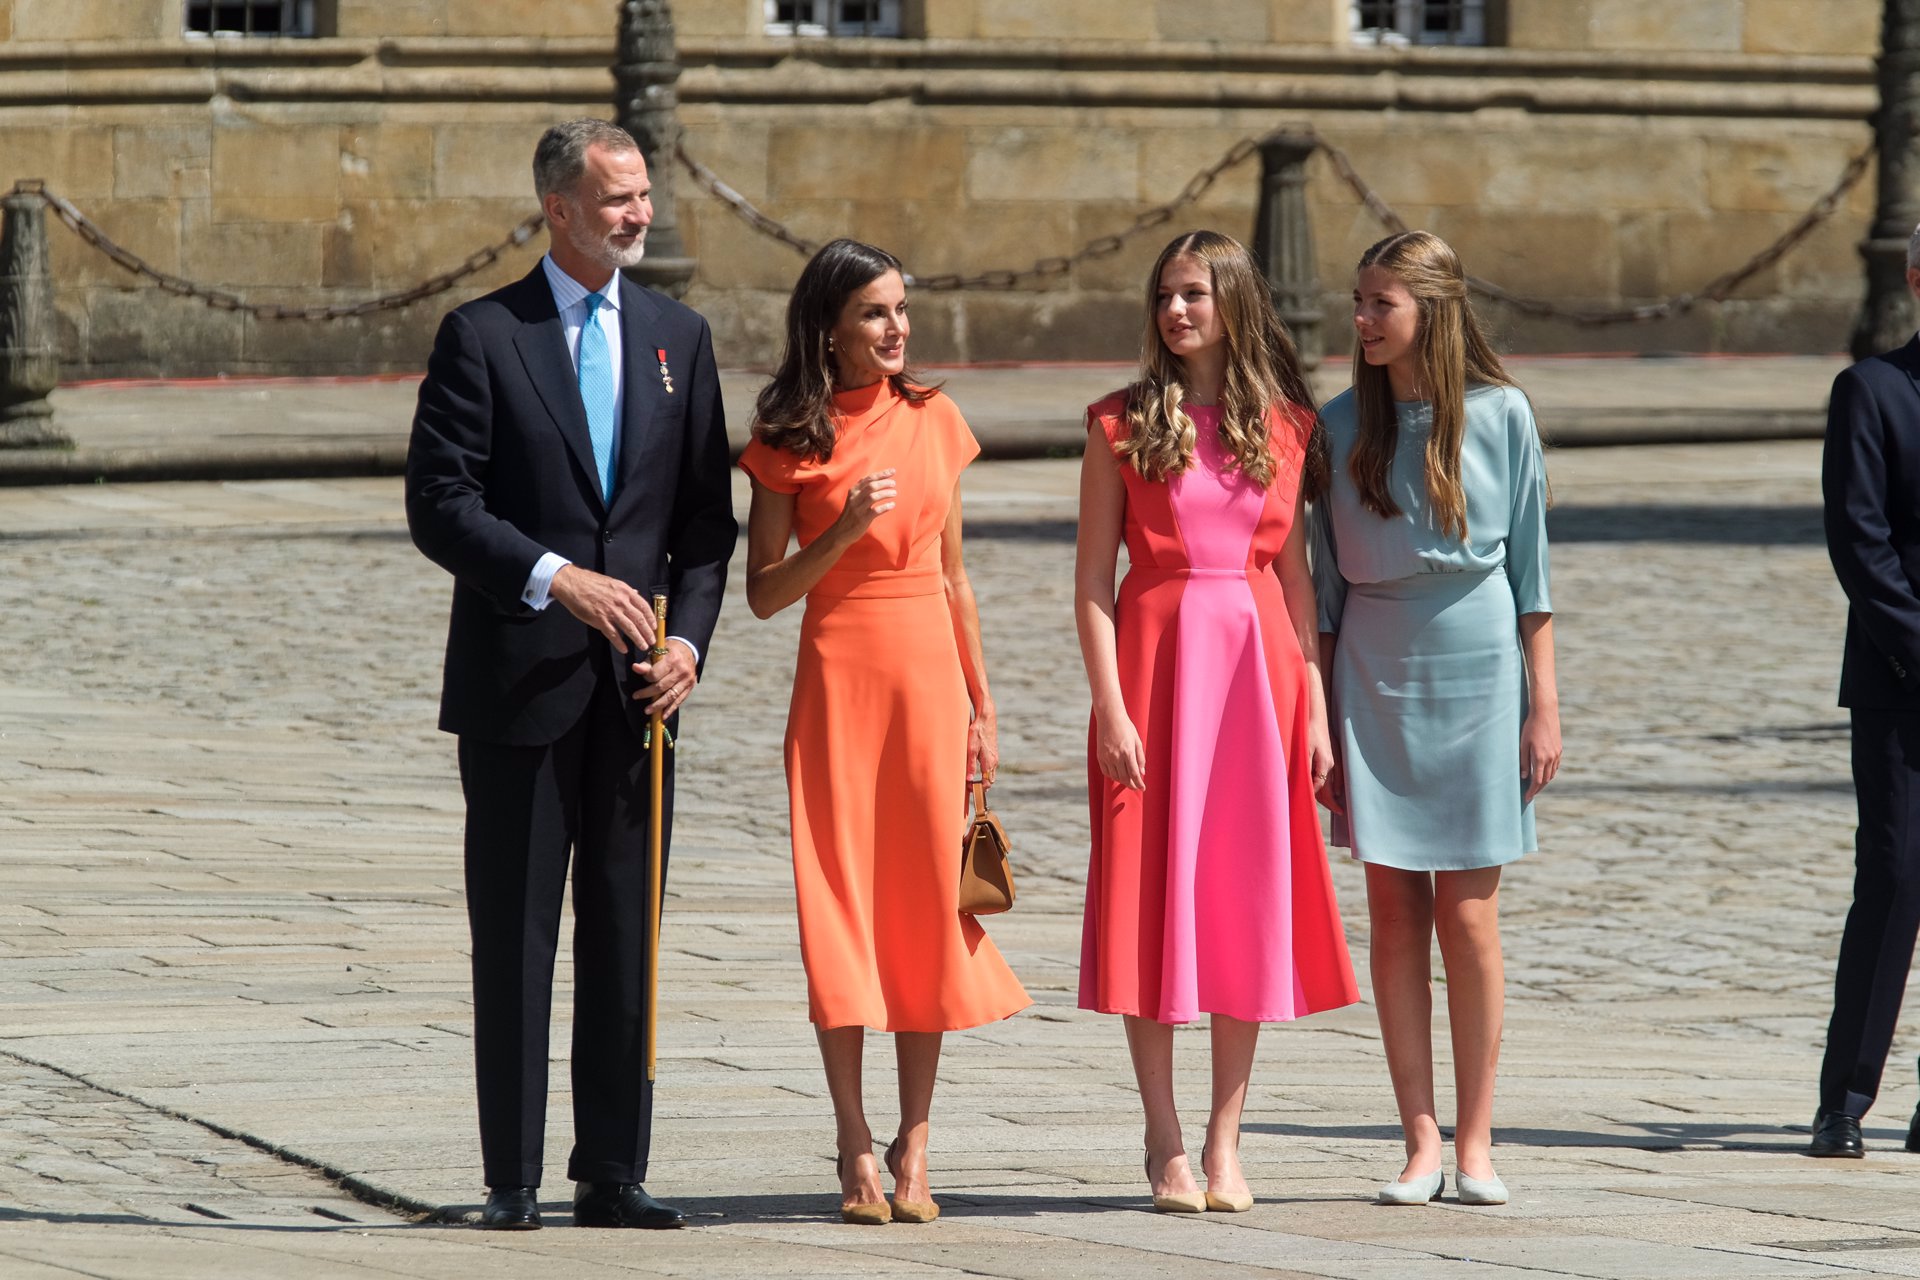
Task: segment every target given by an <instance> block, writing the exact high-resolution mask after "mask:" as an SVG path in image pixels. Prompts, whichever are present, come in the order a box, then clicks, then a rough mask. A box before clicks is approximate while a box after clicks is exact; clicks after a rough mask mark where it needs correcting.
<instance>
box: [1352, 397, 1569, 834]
mask: <svg viewBox="0 0 1920 1280" xmlns="http://www.w3.org/2000/svg"><path fill="white" fill-rule="evenodd" d="M1397 413H1398V417H1399V425H1400V438H1399V442H1398V444H1397V446H1396V448H1395V450H1394V456H1393V467H1392V471H1391V474H1390V476H1389V481H1390V484H1391V490H1392V493H1393V498H1394V501H1395V502H1396V503H1398V504H1399V506H1400V508H1401V512H1402V514H1400V515H1398V516H1394V517H1389V518H1382V517H1380V516H1377V515H1375V514H1373V513H1372V512H1371V511H1368V510H1366V509H1365V508H1364V507H1362V506H1361V505H1360V496H1359V494H1358V493H1357V492H1356V491H1355V489H1354V486H1353V479H1352V476H1351V475H1350V474H1349V472H1348V467H1347V459H1348V456H1349V455H1350V454H1351V453H1352V451H1353V445H1354V441H1355V439H1356V435H1357V430H1358V426H1357V421H1356V405H1355V401H1354V395H1353V392H1352V391H1351V390H1348V391H1346V392H1344V393H1342V394H1341V395H1340V396H1338V397H1336V398H1335V399H1334V400H1333V401H1332V403H1330V404H1328V405H1327V406H1326V408H1325V409H1323V410H1322V411H1321V417H1322V419H1323V420H1324V421H1325V423H1326V427H1327V436H1328V445H1329V449H1330V460H1331V463H1332V483H1331V490H1330V492H1329V493H1328V494H1327V495H1326V496H1325V497H1324V498H1323V499H1322V500H1321V501H1320V502H1319V503H1317V504H1315V506H1316V510H1315V519H1314V526H1315V528H1314V533H1315V546H1314V585H1315V588H1316V591H1317V594H1318V596H1319V602H1320V630H1321V631H1323V632H1334V633H1336V634H1337V637H1338V638H1337V641H1336V643H1335V648H1334V658H1333V671H1332V678H1331V681H1330V683H1331V686H1332V691H1333V697H1332V705H1331V706H1330V708H1329V715H1330V717H1331V720H1332V729H1333V738H1334V742H1335V744H1336V746H1337V748H1338V750H1339V752H1340V764H1341V771H1342V772H1341V776H1342V777H1343V778H1344V788H1345V793H1346V794H1345V799H1346V805H1347V812H1346V814H1345V815H1344V816H1343V815H1339V814H1335V815H1334V818H1333V833H1332V834H1333V841H1332V842H1333V843H1334V844H1336V845H1340V846H1343V847H1345V848H1348V849H1351V850H1352V852H1353V856H1354V857H1356V858H1358V859H1360V860H1361V861H1363V862H1374V863H1379V864H1381V865H1384V866H1389V867H1399V868H1401V869H1403V870H1408V871H1459V870H1468V869H1471V868H1476V867H1493V866H1499V865H1501V864H1503V863H1507V862H1512V861H1513V860H1515V859H1516V858H1518V857H1520V856H1521V855H1522V854H1524V853H1530V852H1532V851H1533V850H1534V849H1536V848H1537V847H1538V845H1537V842H1536V840H1535V837H1534V822H1533V806H1532V805H1531V804H1526V803H1523V801H1522V796H1523V795H1524V793H1525V788H1524V787H1523V785H1522V782H1521V778H1520V729H1521V725H1522V723H1523V722H1524V720H1525V719H1526V709H1527V679H1526V664H1525V662H1524V661H1523V659H1522V657H1521V652H1520V633H1519V623H1518V617H1519V615H1520V614H1523V613H1550V612H1552V609H1553V606H1552V604H1551V603H1550V602H1549V600H1548V596H1547V526H1546V514H1547V512H1546V508H1547V501H1546V497H1547V495H1546V468H1545V465H1544V463H1543V461H1542V458H1541V449H1540V435H1539V432H1538V431H1537V430H1536V429H1535V427H1534V421H1533V410H1532V408H1531V406H1530V405H1529V404H1528V403H1527V398H1526V396H1525V395H1523V394H1522V393H1521V392H1520V391H1519V389H1518V388H1515V387H1501V386H1475V387H1473V388H1471V389H1470V390H1469V391H1468V392H1467V423H1466V437H1465V440H1464V441H1463V443H1462V447H1461V456H1460V474H1461V482H1462V484H1463V485H1464V486H1465V488H1466V493H1467V537H1466V539H1465V541H1461V540H1460V539H1457V538H1452V537H1447V536H1445V535H1443V534H1441V532H1440V531H1439V529H1438V528H1437V527H1436V526H1435V523H1434V521H1433V519H1432V513H1431V508H1430V506H1429V504H1428V502H1427V491H1426V478H1425V469H1424V468H1425V462H1424V459H1425V453H1426V444H1427V438H1428V435H1429V433H1430V432H1431V430H1432V424H1433V413H1432V410H1431V408H1430V407H1429V406H1427V405H1425V404H1402V405H1399V406H1397Z"/></svg>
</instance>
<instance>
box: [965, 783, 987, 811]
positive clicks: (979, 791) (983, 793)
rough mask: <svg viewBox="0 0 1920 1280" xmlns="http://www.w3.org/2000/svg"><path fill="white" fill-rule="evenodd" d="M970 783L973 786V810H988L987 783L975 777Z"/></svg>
mask: <svg viewBox="0 0 1920 1280" xmlns="http://www.w3.org/2000/svg"><path fill="white" fill-rule="evenodd" d="M968 785H969V786H971V787H972V788H973V811H974V812H975V813H985V812H986V811H987V784H986V783H985V782H983V781H981V780H980V779H979V778H975V779H974V780H973V781H972V782H971V783H969V784H968Z"/></svg>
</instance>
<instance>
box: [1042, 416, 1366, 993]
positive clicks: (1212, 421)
mask: <svg viewBox="0 0 1920 1280" xmlns="http://www.w3.org/2000/svg"><path fill="white" fill-rule="evenodd" d="M1124 405H1125V402H1124V398H1123V393H1115V394H1114V395H1112V396H1109V397H1108V398H1106V399H1105V400H1102V401H1100V402H1099V403H1097V404H1095V405H1093V406H1092V407H1091V408H1090V409H1089V410H1088V421H1089V424H1090V428H1091V430H1092V431H1094V432H1096V433H1100V434H1101V435H1103V436H1104V440H1105V443H1106V445H1107V446H1108V447H1109V448H1111V447H1112V445H1113V442H1114V441H1115V440H1117V439H1124V438H1125V434H1126V431H1127V424H1126V418H1125V408H1124ZM1187 413H1188V414H1189V415H1190V416H1191V417H1192V418H1193V420H1194V426H1195V427H1196V428H1197V431H1196V434H1197V436H1198V444H1197V449H1196V456H1195V460H1194V465H1193V466H1192V467H1190V468H1188V469H1187V470H1186V471H1185V472H1183V473H1181V474H1180V475H1177V476H1173V477H1171V478H1169V479H1167V480H1164V481H1149V480H1145V479H1143V478H1142V477H1141V476H1140V474H1139V473H1138V472H1137V471H1135V470H1134V469H1133V467H1132V465H1131V464H1129V463H1127V462H1125V461H1124V460H1123V461H1122V463H1121V471H1122V474H1123V476H1124V477H1125V483H1126V496H1127V511H1126V524H1125V537H1126V545H1127V555H1128V559H1129V561H1130V562H1131V567H1130V568H1129V570H1128V572H1127V576H1126V579H1125V580H1124V582H1122V584H1121V587H1120V593H1119V599H1118V602H1117V605H1116V618H1117V631H1118V635H1117V647H1118V656H1119V666H1120V685H1121V689H1122V692H1123V694H1124V696H1125V699H1126V705H1127V712H1128V715H1129V716H1131V717H1132V719H1133V723H1134V725H1135V727H1136V728H1137V729H1138V730H1139V732H1140V736H1141V739H1142V740H1143V742H1144V743H1145V745H1146V751H1147V775H1146V776H1147V785H1146V789H1145V790H1144V791H1133V790H1130V789H1128V788H1126V787H1123V786H1121V785H1120V784H1119V783H1116V782H1112V781H1109V780H1108V779H1107V778H1106V777H1105V776H1104V775H1103V774H1102V773H1101V772H1100V767H1099V765H1098V763H1097V762H1096V761H1093V760H1089V766H1088V778H1089V783H1088V786H1089V792H1090V796H1091V804H1092V819H1093V853H1092V860H1091V864H1090V866H1089V868H1088V873H1087V907H1086V919H1085V925H1084V932H1083V934H1082V938H1081V958H1080V1006H1081V1007H1082V1008H1084V1009H1096V1010H1100V1011H1102V1012H1106V1013H1125V1014H1135V1015H1138V1016H1141V1017H1147V1018H1153V1019H1156V1020H1158V1021H1160V1022H1190V1021H1192V1020H1193V1019H1194V1018H1196V1017H1197V1016H1199V1015H1200V1014H1203V1013H1217V1014H1226V1015H1228V1016H1230V1017H1235V1018H1240V1019H1242V1020H1245V1021H1249V1022H1277V1021H1286V1020H1289V1019H1293V1018H1298V1017H1302V1016H1304V1015H1306V1014H1309V1013H1316V1012H1319V1011H1321V1010H1325V1009H1334V1008H1339V1007H1340V1006H1343V1005H1348V1004H1352V1003H1353V1002H1354V1001H1355V1000H1357V999H1358V998H1359V996H1358V992H1357V991H1356V989H1355V986H1354V979H1353V967H1352V963H1351V961H1350V960H1349V959H1348V956H1347V944H1346V935H1345V932H1344V931H1343V929H1342V927H1341V924H1340V913H1339V908H1338V907H1337V906H1336V905H1335V903H1334V897H1333V885H1332V880H1331V877H1330V874H1329V871H1328V866H1327V855H1326V849H1325V846H1324V844H1323V843H1322V840H1321V835H1320V818H1319V812H1318V810H1317V809H1316V808H1315V805H1314V799H1313V786H1312V779H1311V776H1310V775H1311V767H1312V766H1311V762H1310V761H1309V759H1308V756H1307V721H1308V714H1309V706H1310V703H1309V701H1308V694H1307V670H1306V664H1305V662H1304V661H1303V659H1302V657H1301V654H1300V645H1299V640H1298V639H1297V635H1296V632H1295V629H1294V627H1293V625H1292V623H1291V622H1290V621H1289V618H1288V614H1287V604H1286V599H1285V596H1284V594H1283V593H1282V591H1281V587H1280V581H1279V578H1278V577H1277V576H1276V575H1275V573H1274V569H1273V562H1274V560H1275V558H1276V557H1278V556H1279V554H1280V551H1281V548H1282V546H1283V545H1284V544H1285V542H1286V539H1287V533H1288V531H1289V529H1291V528H1292V526H1293V520H1294V513H1295V509H1296V505H1297V500H1298V495H1299V492H1300V479H1301V469H1302V463H1303V461H1304V458H1305V454H1306V440H1307V426H1308V424H1309V423H1310V422H1311V417H1310V415H1308V414H1307V413H1306V411H1305V410H1295V411H1292V412H1289V413H1284V414H1283V413H1275V414H1274V415H1273V418H1272V431H1273V447H1274V454H1275V458H1276V460H1277V463H1278V465H1277V467H1276V470H1275V475H1274V479H1273V482H1272V483H1271V484H1269V485H1267V486H1266V487H1264V488H1262V487H1261V486H1260V485H1258V484H1257V483H1255V482H1253V481H1252V480H1249V479H1248V478H1247V477H1246V476H1244V475H1242V474H1241V473H1240V471H1239V470H1237V469H1235V468H1232V467H1230V466H1229V465H1228V463H1229V461H1230V457H1231V455H1230V454H1229V453H1228V452H1227V449H1226V446H1225V445H1223V444H1222V443H1221V442H1220V439H1219V416H1218V410H1217V409H1212V408H1207V407H1199V406H1189V407H1188V408H1187ZM1100 444H1101V440H1100V439H1090V440H1089V447H1090V448H1092V447H1099V445H1100Z"/></svg>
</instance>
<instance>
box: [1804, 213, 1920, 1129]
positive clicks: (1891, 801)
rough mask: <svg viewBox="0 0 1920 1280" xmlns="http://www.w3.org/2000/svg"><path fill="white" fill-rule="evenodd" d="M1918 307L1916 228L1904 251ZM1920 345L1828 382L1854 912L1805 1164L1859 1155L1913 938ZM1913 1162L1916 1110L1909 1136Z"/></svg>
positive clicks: (1832, 541)
mask: <svg viewBox="0 0 1920 1280" xmlns="http://www.w3.org/2000/svg"><path fill="white" fill-rule="evenodd" d="M1907 288H1908V290H1909V291H1911V292H1912V293H1913V294H1914V295H1915V296H1916V297H1920V228H1916V229H1915V231H1914V234H1913V238H1912V239H1911V240H1909V241H1908V243H1907ZM1917 379H1920V337H1915V338H1913V339H1911V340H1909V341H1908V342H1907V345H1906V346H1904V347H1901V348H1899V349H1898V350H1895V351H1889V352H1886V353H1884V354H1882V355H1877V356H1873V357H1871V358H1869V359H1866V360H1862V361H1860V362H1859V363H1858V364H1856V365H1854V366H1853V367H1852V368H1849V369H1847V370H1845V371H1844V372H1842V373H1841V374H1840V376H1839V377H1837V378H1835V379H1834V382H1833V398H1832V400H1831V401H1830V402H1829V404H1828V408H1827V440H1826V452H1825V459H1824V463H1823V466H1822V468H1821V492H1822V495H1823V498H1824V507H1825V513H1826V529H1827V552H1828V554H1829V555H1830V556H1831V557H1832V560H1833V569H1834V573H1835V574H1837V575H1838V576H1839V579H1840V586H1841V588H1842V589H1843V590H1844V591H1845V592H1846V595H1847V642H1846V654H1845V657H1844V658H1843V660H1842V663H1841V668H1840V705H1841V706H1843V707H1846V708H1847V709H1848V712H1849V714H1850V717H1851V719H1852V729H1853V785H1854V791H1855V793H1856V801H1857V803H1858V805H1859V814H1860V825H1859V828H1858V830H1857V831H1856V833H1855V836H1854V883H1853V907H1852V909H1851V910H1850V911H1848V912H1847V925H1846V931H1845V933H1844V934H1843V935H1842V937H1841V941H1840V961H1839V965H1838V967H1837V972H1836V974H1835V977H1834V984H1833V985H1834V993H1833V1020H1832V1022H1831V1023H1830V1024H1829V1025H1828V1027H1827V1052H1826V1058H1825V1060H1824V1062H1823V1063H1822V1064H1821V1068H1820V1110H1819V1112H1818V1113H1817V1114H1816V1115H1815V1116H1814V1122H1813V1141H1812V1143H1811V1144H1810V1145H1809V1146H1808V1148H1807V1154H1809V1155H1814V1156H1842V1157H1854V1158H1858V1157H1860V1156H1862V1155H1864V1154H1865V1149H1864V1147H1863V1146H1862V1144H1861V1141H1860V1120H1861V1117H1863V1116H1864V1115H1866V1113H1867V1109H1868V1108H1869V1107H1871V1106H1872V1105H1873V1100H1874V1097H1875V1095H1876V1094H1877V1093H1878V1092H1879V1089H1880V1074H1881V1071H1882V1070H1883V1069H1884V1068H1885V1066H1886V1062H1887V1054H1888V1052H1889V1051H1890V1050H1891V1048H1892V1046H1893V1036H1894V1027H1895V1024H1896V1023H1897V1022H1898V1021H1899V1017H1900V1000H1901V997H1902V996H1903V995H1904V994H1905V993H1906V987H1907V971H1908V969H1909V967H1910V966H1911V965H1912V963H1913V946H1914V936H1915V933H1916V931H1920V381H1916V380H1917ZM1906 1146H1907V1150H1909V1151H1920V1110H1916V1111H1915V1113H1914V1118H1913V1121H1912V1123H1911V1124H1910V1125H1909V1127H1908V1129H1907V1143H1906Z"/></svg>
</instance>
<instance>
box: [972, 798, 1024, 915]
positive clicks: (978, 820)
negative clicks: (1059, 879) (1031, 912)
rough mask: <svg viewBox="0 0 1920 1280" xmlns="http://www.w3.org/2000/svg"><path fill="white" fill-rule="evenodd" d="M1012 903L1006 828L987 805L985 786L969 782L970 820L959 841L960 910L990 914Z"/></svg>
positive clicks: (977, 913)
mask: <svg viewBox="0 0 1920 1280" xmlns="http://www.w3.org/2000/svg"><path fill="white" fill-rule="evenodd" d="M1012 905H1013V866H1012V864H1011V863H1009V862H1008V861H1007V829H1006V828H1005V827H1003V826H1001V825H1000V819H999V817H998V816H997V815H995V813H994V812H993V810H991V809H989V808H987V787H986V784H985V783H983V782H975V783H974V784H973V821H972V822H971V823H970V824H968V826H967V834H966V835H965V836H964V837H963V838H962V839H961V841H960V910H961V912H962V913H964V914H966V915H970V916H990V915H994V914H996V913H998V912H1001V911H1005V910H1006V909H1007V908H1009V907H1011V906H1012Z"/></svg>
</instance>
